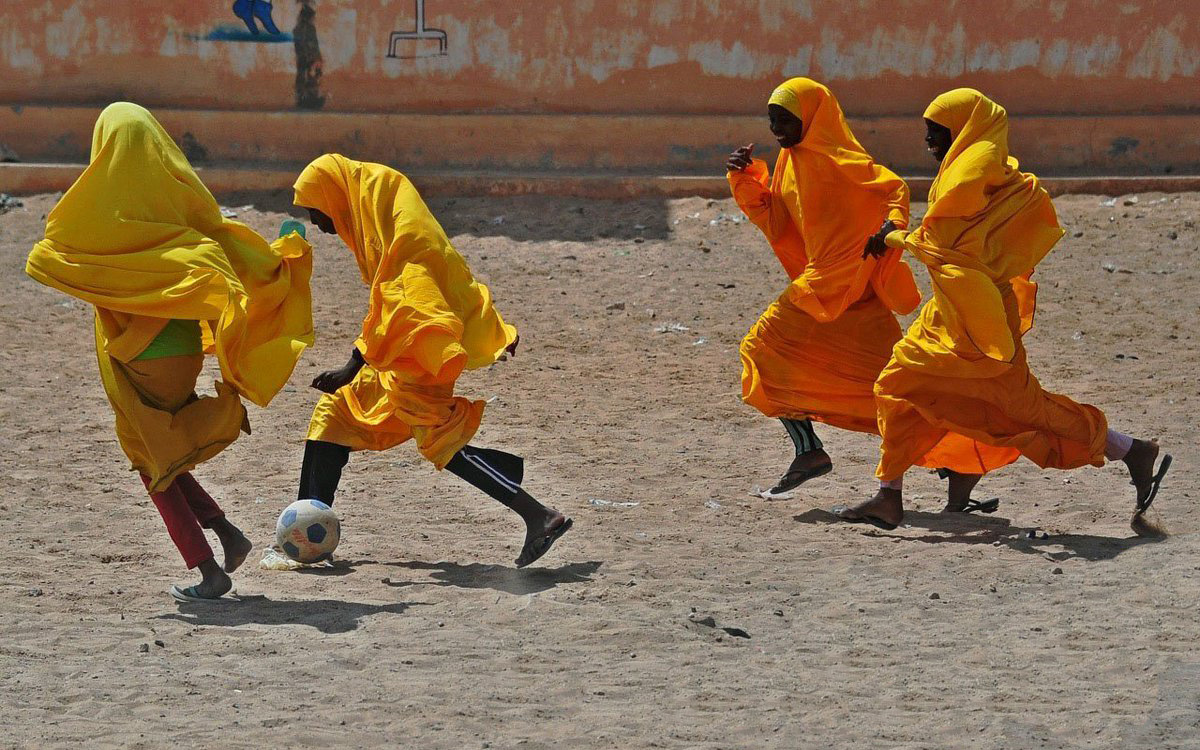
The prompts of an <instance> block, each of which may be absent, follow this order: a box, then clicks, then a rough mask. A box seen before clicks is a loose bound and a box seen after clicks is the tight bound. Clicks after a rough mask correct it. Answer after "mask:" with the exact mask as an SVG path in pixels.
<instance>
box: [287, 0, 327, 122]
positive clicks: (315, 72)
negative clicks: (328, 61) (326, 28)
mask: <svg viewBox="0 0 1200 750" xmlns="http://www.w3.org/2000/svg"><path fill="white" fill-rule="evenodd" d="M314 6H315V0H300V17H299V18H297V19H296V27H295V28H294V29H292V37H293V38H294V39H295V42H296V106H297V107H299V108H300V109H320V108H321V107H323V106H325V97H324V96H323V95H322V94H321V72H322V69H323V68H324V65H325V63H324V61H323V60H322V59H321V45H320V44H319V43H318V41H317V26H316V23H315V22H314V19H315V18H316V16H317V10H316V8H315V7H314Z"/></svg>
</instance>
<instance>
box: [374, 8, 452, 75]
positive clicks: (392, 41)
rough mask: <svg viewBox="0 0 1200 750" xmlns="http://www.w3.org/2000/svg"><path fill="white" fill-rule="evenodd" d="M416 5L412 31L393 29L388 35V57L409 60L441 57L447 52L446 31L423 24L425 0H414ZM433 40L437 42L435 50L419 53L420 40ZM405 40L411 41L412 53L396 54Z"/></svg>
mask: <svg viewBox="0 0 1200 750" xmlns="http://www.w3.org/2000/svg"><path fill="white" fill-rule="evenodd" d="M416 5H417V12H416V15H417V21H416V26H415V28H414V29H413V30H412V31H393V32H392V35H391V36H390V37H388V53H387V56H388V57H392V58H398V59H402V60H411V59H414V58H417V57H441V56H443V55H445V54H446V53H447V48H448V46H449V40H448V39H447V37H446V32H445V30H443V29H433V28H429V27H428V26H426V25H425V0H416ZM429 40H433V41H436V42H437V46H438V51H437V52H426V53H421V52H420V48H421V42H424V41H429ZM405 42H412V43H413V44H412V49H413V50H414V51H413V53H412V54H406V55H401V54H398V52H399V50H400V48H401V45H402V44H404V43H405Z"/></svg>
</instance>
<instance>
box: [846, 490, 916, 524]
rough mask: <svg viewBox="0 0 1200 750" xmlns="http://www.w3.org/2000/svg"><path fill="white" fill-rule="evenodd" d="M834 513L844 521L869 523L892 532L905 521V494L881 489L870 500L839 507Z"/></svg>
mask: <svg viewBox="0 0 1200 750" xmlns="http://www.w3.org/2000/svg"><path fill="white" fill-rule="evenodd" d="M832 512H833V514H834V515H835V516H837V517H838V518H840V519H842V520H843V521H850V522H853V523H869V524H872V525H875V526H879V527H880V528H884V529H889V530H890V529H894V528H896V527H897V526H899V525H900V522H901V521H903V520H904V494H903V493H902V492H901V491H900V490H893V489H888V488H886V487H880V488H879V491H878V492H876V493H875V495H874V497H872V498H871V499H870V500H867V501H866V502H863V503H859V504H858V505H849V506H847V505H839V506H837V507H836V508H834V509H833V511H832Z"/></svg>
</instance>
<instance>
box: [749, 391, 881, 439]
mask: <svg viewBox="0 0 1200 750" xmlns="http://www.w3.org/2000/svg"><path fill="white" fill-rule="evenodd" d="M742 401H743V402H744V403H745V404H746V405H747V406H752V407H754V409H756V410H757V411H758V412H759V413H760V414H762V415H763V416H765V417H770V418H771V419H796V420H801V419H811V420H812V421H814V422H820V423H822V424H827V425H829V426H830V427H837V428H839V429H842V430H851V431H853V432H864V433H867V434H869V435H878V434H879V423H878V422H876V421H875V420H866V419H859V418H857V417H851V416H846V415H840V414H826V413H822V412H816V411H804V410H798V409H796V408H795V407H794V406H785V405H783V404H779V403H777V402H775V401H773V400H772V399H771V398H770V397H768V396H767V395H766V394H764V393H763V390H762V388H754V389H753V390H752V391H751V392H750V393H745V392H743V394H742Z"/></svg>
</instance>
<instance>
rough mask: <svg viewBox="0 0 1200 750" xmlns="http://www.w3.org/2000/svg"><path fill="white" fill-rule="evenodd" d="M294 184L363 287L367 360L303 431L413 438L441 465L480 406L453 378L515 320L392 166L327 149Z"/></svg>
mask: <svg viewBox="0 0 1200 750" xmlns="http://www.w3.org/2000/svg"><path fill="white" fill-rule="evenodd" d="M295 189H296V198H295V203H296V205H297V206H303V207H305V208H315V209H317V210H319V211H321V212H322V213H324V214H326V215H327V216H329V217H330V218H332V219H333V223H334V228H335V229H336V230H337V233H338V236H339V237H341V239H342V241H343V242H345V243H346V246H347V247H349V248H350V250H351V252H353V253H354V258H355V260H356V261H357V262H358V269H359V271H360V273H361V274H362V279H363V281H364V282H365V283H366V284H367V285H368V286H369V287H370V289H371V293H370V302H369V304H368V309H367V315H366V318H365V319H364V320H363V326H362V333H361V335H360V336H359V337H358V340H357V341H356V342H355V346H356V347H357V349H358V351H359V352H360V353H361V354H362V356H363V360H365V362H366V365H365V366H364V367H363V368H362V369H361V370H360V371H359V373H358V376H357V377H356V378H355V379H354V381H353V382H352V383H350V384H349V385H348V386H345V387H344V388H341V389H340V390H338V391H337V393H334V394H327V395H325V396H324V397H323V398H322V399H321V401H320V403H318V404H317V408H316V410H315V411H314V412H313V418H312V422H311V424H310V426H309V433H308V438H309V439H310V440H325V441H327V442H332V443H338V444H341V445H345V446H348V447H350V448H352V449H354V450H363V449H365V450H384V449H386V448H390V447H392V446H394V445H398V444H400V443H402V442H404V441H405V440H408V439H409V438H410V437H413V438H415V439H416V442H417V447H418V449H419V450H420V451H421V454H422V455H424V456H425V457H426V458H428V459H429V460H430V461H432V462H433V463H434V465H435V466H437V467H438V468H439V469H441V468H442V467H444V466H445V465H446V463H448V462H449V461H450V459H451V458H453V456H454V454H455V453H457V452H458V450H459V449H460V448H462V446H464V445H466V444H467V441H469V440H470V439H471V436H472V435H474V434H475V431H476V430H477V429H478V428H479V422H480V419H481V418H482V416H483V406H484V405H483V402H482V401H469V400H467V399H465V398H461V397H456V396H454V395H453V392H454V383H455V381H456V380H457V379H458V376H459V375H460V374H461V373H462V371H463V370H464V369H476V368H479V367H485V366H487V365H490V364H492V363H494V362H496V360H497V359H499V357H500V356H501V355H502V354H503V353H504V350H505V349H506V348H507V347H508V346H509V345H511V344H512V343H513V342H514V341H516V338H517V330H516V328H514V327H513V326H511V325H508V324H506V323H505V322H504V320H503V319H502V318H501V317H500V314H499V313H498V312H497V311H496V308H495V307H494V306H493V304H492V296H491V292H490V291H489V290H488V288H487V287H486V286H485V285H483V284H481V283H479V282H478V281H476V280H475V278H474V277H473V276H472V275H471V269H470V268H469V267H468V266H467V263H466V261H465V260H463V258H462V256H461V255H459V254H458V252H457V251H456V250H455V249H454V247H453V246H452V245H451V244H450V240H449V239H448V238H447V237H446V233H445V232H444V231H443V230H442V227H441V225H440V224H438V222H437V219H435V218H434V216H433V214H432V213H430V212H429V209H428V208H427V207H426V206H425V202H424V201H423V200H421V196H420V194H418V192H417V189H416V188H415V187H414V186H413V184H412V183H411V182H410V181H409V180H408V178H407V177H405V176H404V175H403V174H401V173H400V172H397V171H396V170H394V169H390V168H389V167H385V166H383V165H381V164H371V163H368V162H359V161H352V160H350V159H347V158H346V157H344V156H341V155H340V154H326V155H324V156H321V157H319V158H318V159H316V160H315V161H313V162H312V163H311V164H309V165H308V166H307V167H305V169H304V171H303V172H301V174H300V176H299V178H297V180H296V184H295Z"/></svg>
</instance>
